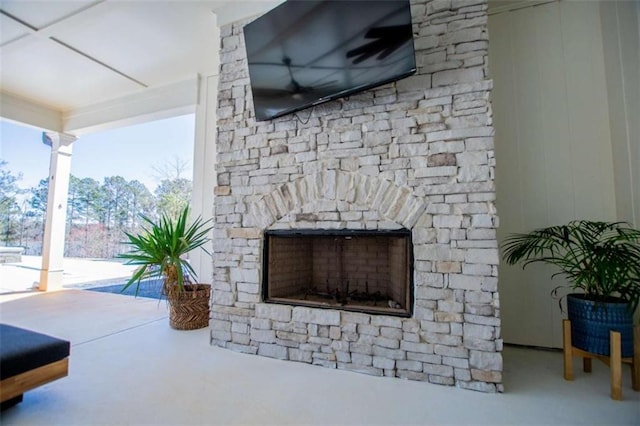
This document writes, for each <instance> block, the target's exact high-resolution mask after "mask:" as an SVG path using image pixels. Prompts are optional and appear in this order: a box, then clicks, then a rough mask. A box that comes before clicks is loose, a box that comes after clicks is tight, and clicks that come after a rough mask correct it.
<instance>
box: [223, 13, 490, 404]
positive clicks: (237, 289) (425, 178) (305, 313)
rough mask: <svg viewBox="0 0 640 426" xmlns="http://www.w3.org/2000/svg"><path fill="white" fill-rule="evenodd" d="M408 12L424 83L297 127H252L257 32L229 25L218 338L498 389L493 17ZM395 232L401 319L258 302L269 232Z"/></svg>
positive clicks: (362, 98) (228, 343)
mask: <svg viewBox="0 0 640 426" xmlns="http://www.w3.org/2000/svg"><path fill="white" fill-rule="evenodd" d="M411 11H412V16H413V29H414V39H415V47H416V61H417V64H418V72H417V74H416V75H414V76H411V77H409V78H406V79H404V80H401V81H398V82H395V83H390V84H387V85H385V86H382V87H379V88H375V89H371V90H368V91H366V92H363V93H360V94H357V95H354V96H351V97H349V98H345V99H340V100H336V101H333V102H330V103H327V104H323V105H319V106H316V107H315V108H314V109H313V110H308V111H302V112H300V113H299V115H300V116H301V117H303V118H304V121H301V120H299V119H297V118H296V117H295V116H294V115H287V116H284V117H281V118H278V119H276V120H272V121H266V122H256V121H255V119H254V114H253V110H252V108H253V107H252V101H251V91H250V87H249V78H248V72H247V64H246V57H245V51H244V44H243V43H244V42H243V37H242V28H243V25H244V24H246V23H247V22H248V21H246V22H237V23H234V24H231V25H228V26H225V27H223V28H221V37H222V42H221V68H220V83H219V105H218V110H217V112H218V137H217V164H216V172H217V179H218V186H217V187H216V190H215V192H216V199H215V227H216V228H215V231H214V250H215V254H214V282H213V300H212V321H211V342H212V344H214V345H218V346H221V347H225V348H229V349H231V350H235V351H239V352H245V353H251V354H258V355H263V356H268V357H274V358H279V359H285V360H292V361H300V362H306V363H311V364H317V365H322V366H326V367H330V368H339V369H345V370H352V371H357V372H362V373H368V374H374V375H379V376H393V377H401V378H408V379H415V380H423V381H429V382H431V383H438V384H446V385H456V386H459V387H463V388H468V389H475V390H481V391H487V392H494V391H501V390H502V384H501V383H502V355H501V351H502V340H501V339H500V318H499V299H498V288H497V283H498V281H497V280H498V279H497V264H498V249H497V241H496V227H497V216H496V213H495V207H494V200H495V191H494V183H493V173H494V155H493V128H492V127H491V107H490V103H489V97H490V91H491V87H492V84H491V80H489V79H488V77H487V74H488V73H487V49H488V36H487V12H486V11H487V5H486V1H476V0H464V1H463V0H445V1H442V0H433V1H426V0H425V1H419V0H416V1H412V7H411ZM307 116H309V117H308V120H306V119H307ZM401 229H405V230H409V231H410V234H411V235H410V243H411V247H410V248H411V251H412V253H413V268H412V275H411V279H412V282H413V291H412V294H411V292H410V300H409V302H410V303H409V304H408V305H409V307H408V308H409V309H406V313H405V315H394V313H393V312H380V313H379V312H353V311H352V310H348V309H342V308H341V307H340V306H329V307H315V306H308V305H303V304H301V305H299V306H294V304H291V303H289V302H288V301H286V304H279V303H273V302H277V300H273V298H271V299H270V300H269V302H270V303H267V302H266V301H265V299H269V298H268V297H267V295H266V294H265V291H264V288H263V284H264V273H265V270H264V265H263V259H264V250H265V233H266V232H267V231H283V230H284V231H286V230H323V231H326V230H353V231H355V230H366V231H376V230H401ZM396 274H397V273H396ZM366 280H367V279H366V278H365V281H366ZM400 297H401V296H394V297H393V298H400ZM405 308H407V306H405Z"/></svg>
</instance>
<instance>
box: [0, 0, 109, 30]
mask: <svg viewBox="0 0 640 426" xmlns="http://www.w3.org/2000/svg"><path fill="white" fill-rule="evenodd" d="M101 1H103V0H2V2H0V7H1V8H2V10H4V11H6V12H8V13H9V14H11V15H12V16H15V17H16V18H18V19H20V20H21V21H23V22H25V23H27V24H29V25H31V26H32V27H35V28H37V29H40V28H44V27H47V26H49V25H51V24H52V23H54V22H58V21H59V20H61V19H64V18H65V17H68V16H70V15H73V14H74V13H76V12H78V11H80V10H83V9H85V8H87V7H90V6H92V5H95V4H97V3H100V2H101Z"/></svg>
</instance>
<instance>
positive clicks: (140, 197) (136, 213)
mask: <svg viewBox="0 0 640 426" xmlns="http://www.w3.org/2000/svg"><path fill="white" fill-rule="evenodd" d="M176 164H177V163H176ZM157 171H158V170H157ZM181 171H182V168H181V167H173V168H169V167H165V168H164V169H163V170H162V171H161V173H162V174H163V176H161V177H160V178H159V184H158V187H157V188H156V189H155V191H154V192H153V193H152V192H151V191H149V189H148V188H147V187H146V186H145V185H144V184H143V183H141V182H140V181H138V180H130V181H128V180H126V179H125V178H123V177H122V176H110V177H105V178H104V179H103V180H102V182H100V181H98V180H96V179H93V178H79V177H77V176H74V175H71V176H70V180H69V192H68V198H67V223H66V235H65V253H64V255H65V256H68V257H93V258H113V257H115V256H116V255H117V254H119V253H121V252H123V251H125V250H126V246H124V245H123V244H122V242H123V241H124V239H125V237H124V232H138V231H140V229H141V225H142V219H141V216H142V215H144V216H147V217H150V218H152V219H156V218H157V217H158V216H159V215H160V214H162V213H166V214H168V215H170V216H172V217H175V216H176V215H177V214H178V212H179V211H180V210H181V209H182V208H183V207H184V206H185V205H187V204H188V203H189V200H190V198H191V188H192V183H191V181H190V180H188V179H185V178H182V177H180V174H181ZM21 178H22V176H21V175H20V174H18V175H15V174H12V173H11V172H10V171H9V170H8V169H7V162H6V161H3V160H0V242H1V243H2V245H5V246H18V247H24V249H25V254H28V255H40V254H41V253H42V240H43V234H44V223H45V215H46V210H47V196H48V187H49V181H48V179H42V180H41V181H40V182H39V184H38V185H37V186H36V187H33V188H27V189H23V188H20V186H19V181H20V180H21Z"/></svg>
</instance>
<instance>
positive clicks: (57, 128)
mask: <svg viewBox="0 0 640 426" xmlns="http://www.w3.org/2000/svg"><path fill="white" fill-rule="evenodd" d="M0 117H2V118H4V119H7V120H10V121H14V122H17V123H22V124H26V125H28V126H33V127H37V128H39V129H45V130H47V131H51V132H61V131H62V114H61V113H60V111H56V110H54V109H51V108H49V107H47V106H44V105H41V104H37V103H35V102H30V101H28V100H26V99H22V98H19V97H17V96H15V95H13V94H11V93H7V92H0Z"/></svg>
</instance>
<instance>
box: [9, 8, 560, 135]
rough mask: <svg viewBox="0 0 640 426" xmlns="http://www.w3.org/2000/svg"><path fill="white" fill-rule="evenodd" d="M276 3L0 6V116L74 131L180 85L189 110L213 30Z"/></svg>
mask: <svg viewBox="0 0 640 426" xmlns="http://www.w3.org/2000/svg"><path fill="white" fill-rule="evenodd" d="M282 1H283V0H127V1H123V0H0V117H4V118H8V119H13V120H14V121H22V122H25V123H26V124H31V125H35V126H38V127H41V128H48V129H50V130H56V131H69V130H70V132H71V133H75V134H78V133H80V132H83V131H84V132H86V131H94V130H95V129H97V128H99V125H100V123H99V121H100V120H101V119H102V116H101V113H102V111H103V110H105V109H108V110H110V111H113V110H114V109H115V107H114V104H115V103H118V102H119V104H118V106H117V107H118V108H119V109H120V110H124V112H123V113H121V115H126V114H127V113H128V111H126V110H127V109H129V110H130V109H131V108H132V107H128V105H130V104H134V103H136V101H138V100H139V98H140V97H144V96H146V97H147V99H153V100H154V102H155V100H156V99H158V93H161V94H163V95H164V94H165V93H167V92H169V90H167V89H166V88H167V87H172V88H173V87H177V89H178V90H179V91H181V92H182V94H183V95H184V92H185V87H186V88H187V89H188V90H190V94H189V95H188V96H182V97H181V98H180V99H181V100H180V101H179V102H177V103H180V102H182V104H184V103H185V102H189V103H192V104H193V101H192V100H193V99H197V95H196V94H195V93H196V90H197V89H195V88H194V87H195V84H191V86H189V84H184V82H186V81H197V77H198V76H202V75H213V74H217V69H218V58H217V57H218V47H219V37H218V26H221V25H224V24H226V23H229V22H233V21H236V20H238V19H241V18H246V17H250V16H255V15H259V14H261V13H264V12H266V11H267V10H270V9H271V8H273V7H275V6H276V5H278V4H279V3H282ZM534 1H538V2H543V1H549V0H542V1H541V0H534ZM491 2H493V3H494V4H498V5H502V3H507V4H509V3H510V4H511V5H513V4H514V3H516V4H518V3H523V2H518V1H515V0H508V1H504V0H503V1H501V0H495V1H494V0H491ZM525 3H526V2H525ZM174 92H175V91H174ZM165 97H166V96H165ZM186 98H188V99H189V100H188V101H184V99H186ZM148 103H149V102H148ZM174 104H176V102H174ZM105 105H106V107H105ZM123 105H124V108H123ZM136 105H138V107H137V110H135V111H133V113H135V114H137V115H139V116H142V115H144V114H145V108H147V109H148V107H146V106H145V105H146V104H144V103H143V104H142V105H143V106H139V105H140V103H139V102H138V103H137V104H136ZM99 106H101V107H99ZM16 110H19V111H18V112H20V113H23V112H24V111H27V112H28V113H30V114H19V113H16V112H15V111H16ZM87 111H90V114H89V115H90V116H91V117H88V115H87ZM133 113H132V115H133ZM21 117H28V118H27V119H24V120H22V119H21ZM32 118H33V122H29V121H30V120H31V119H32ZM78 121H80V122H81V123H80V124H77V123H78ZM71 122H72V123H75V127H74V126H69V123H71ZM58 123H59V124H58ZM87 123H89V124H91V126H93V127H91V126H89V125H88V124H87ZM47 124H49V126H47ZM96 126H97V127H96Z"/></svg>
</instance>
